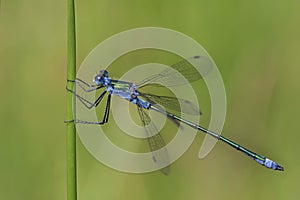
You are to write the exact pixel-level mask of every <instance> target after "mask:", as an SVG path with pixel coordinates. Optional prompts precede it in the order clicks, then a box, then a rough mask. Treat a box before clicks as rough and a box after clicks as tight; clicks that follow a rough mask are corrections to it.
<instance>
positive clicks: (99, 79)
mask: <svg viewBox="0 0 300 200" xmlns="http://www.w3.org/2000/svg"><path fill="white" fill-rule="evenodd" d="M94 83H96V84H97V85H102V84H103V77H102V76H101V75H100V74H98V75H96V76H95V78H94Z"/></svg>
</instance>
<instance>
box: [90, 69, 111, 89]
mask: <svg viewBox="0 0 300 200" xmlns="http://www.w3.org/2000/svg"><path fill="white" fill-rule="evenodd" d="M107 78H108V72H107V71H106V70H100V72H99V73H98V74H97V75H96V76H95V77H94V80H93V82H94V83H95V84H96V85H98V86H105V85H106V84H107Z"/></svg>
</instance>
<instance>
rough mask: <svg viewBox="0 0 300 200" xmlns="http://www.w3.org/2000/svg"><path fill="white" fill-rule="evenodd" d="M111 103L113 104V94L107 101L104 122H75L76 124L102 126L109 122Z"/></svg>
mask: <svg viewBox="0 0 300 200" xmlns="http://www.w3.org/2000/svg"><path fill="white" fill-rule="evenodd" d="M110 102H111V94H109V95H108V96H107V101H106V108H105V112H104V116H103V119H102V121H100V122H89V121H83V120H75V123H79V124H97V125H102V124H105V123H107V122H108V117H109V110H110Z"/></svg>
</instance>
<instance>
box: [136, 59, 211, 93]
mask: <svg viewBox="0 0 300 200" xmlns="http://www.w3.org/2000/svg"><path fill="white" fill-rule="evenodd" d="M170 67H171V68H167V69H165V70H163V71H162V72H160V73H158V74H154V75H152V76H150V77H148V78H145V79H144V80H142V81H140V82H139V83H137V84H136V85H137V86H138V87H139V88H142V87H145V86H148V85H156V86H164V87H170V86H178V85H184V84H188V83H190V82H193V81H197V80H199V79H201V78H202V76H205V75H206V74H207V73H208V72H209V71H211V70H212V69H213V62H212V61H211V60H210V59H209V57H206V56H193V57H190V58H187V59H183V60H181V61H179V62H178V63H175V64H173V65H171V66H170ZM199 71H200V72H201V75H200V73H199ZM180 74H181V75H180ZM182 76H184V78H183V77H182Z"/></svg>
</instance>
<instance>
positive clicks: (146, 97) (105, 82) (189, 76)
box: [67, 56, 284, 174]
mask: <svg viewBox="0 0 300 200" xmlns="http://www.w3.org/2000/svg"><path fill="white" fill-rule="evenodd" d="M201 59H207V57H203V56H193V57H190V58H187V59H183V60H181V61H179V62H178V63H176V64H173V65H171V66H170V67H171V68H167V69H164V70H162V71H161V72H160V73H158V74H155V75H152V76H149V77H148V78H146V79H144V80H142V81H141V82H139V83H137V84H134V83H131V82H126V81H121V80H114V79H112V78H110V77H109V74H108V71H106V70H100V72H99V73H98V74H96V75H95V77H94V79H93V83H94V84H89V83H87V82H85V81H83V80H81V79H80V78H76V79H75V80H68V81H71V82H75V83H76V84H77V85H78V86H79V87H80V88H82V89H83V90H84V91H85V92H92V91H95V90H99V89H101V88H104V90H103V92H102V93H101V94H100V95H99V96H98V97H97V98H96V100H95V101H94V102H90V101H89V100H87V99H85V98H84V97H82V96H80V95H78V94H77V93H75V92H74V91H73V90H69V89H67V90H68V91H70V92H73V93H74V94H75V96H76V97H77V98H78V100H79V101H80V102H81V103H82V104H83V105H84V106H85V107H86V108H88V109H91V108H94V107H97V106H98V105H99V103H100V102H101V100H102V99H103V98H104V96H105V95H106V94H107V100H106V107H105V111H104V116H103V119H102V121H98V122H89V121H84V120H80V119H74V122H75V123H82V124H95V125H104V124H106V123H107V122H108V118H109V112H110V104H111V96H112V95H115V96H119V97H121V98H122V99H125V100H127V101H129V102H131V103H132V104H135V105H136V106H137V110H138V113H139V116H140V119H141V122H142V124H143V126H144V128H145V133H146V136H147V141H148V144H149V148H150V151H151V152H152V159H153V162H154V163H157V165H160V162H168V155H167V151H163V152H164V153H161V152H160V154H164V155H159V154H158V153H156V152H157V151H156V150H159V149H161V148H164V146H165V142H164V140H163V138H162V136H161V135H160V133H157V132H158V131H157V128H156V127H155V125H153V123H150V122H151V118H150V117H149V115H148V114H147V112H145V110H153V111H156V112H158V113H160V114H162V115H165V116H166V117H167V118H168V119H170V120H171V121H172V122H174V123H175V124H176V125H177V126H178V127H179V126H181V125H180V124H181V123H182V124H185V125H187V126H189V127H191V128H193V129H196V130H199V131H202V132H203V133H205V134H208V135H210V136H211V137H213V138H215V139H217V140H220V141H222V142H223V143H225V144H227V145H229V146H231V147H233V148H234V149H236V150H238V151H240V152H242V153H244V154H245V155H247V156H249V157H250V158H252V159H253V160H254V161H256V162H257V163H259V164H261V165H263V166H265V167H267V168H270V169H273V170H279V171H283V170H284V168H283V167H282V166H280V165H279V164H277V163H276V162H274V161H272V160H270V159H269V158H267V157H265V156H262V155H259V154H257V153H254V152H253V151H250V150H248V149H247V148H245V147H243V146H241V145H239V144H237V143H235V142H233V141H232V140H229V139H227V138H226V137H224V136H221V135H220V134H217V133H215V132H213V131H210V130H208V129H206V128H204V127H203V126H200V125H198V124H195V123H193V122H190V121H188V120H185V119H183V118H181V117H179V116H177V115H175V114H173V113H172V112H169V111H167V110H164V109H163V108H162V106H163V107H165V108H168V109H171V110H174V111H180V112H186V113H188V114H191V113H192V114H201V113H200V111H199V110H198V108H197V107H196V106H195V105H193V104H192V103H191V102H190V101H188V100H185V99H180V98H175V97H170V96H161V95H155V94H152V93H145V92H141V88H146V87H148V86H154V87H161V86H165V87H170V86H178V85H183V84H187V83H188V82H189V83H191V82H194V81H197V80H199V79H201V78H202V76H201V75H200V74H199V72H198V71H197V70H196V69H195V68H194V67H193V65H192V64H191V63H197V61H199V60H201ZM207 71H209V67H208V70H207ZM178 72H179V73H180V74H182V75H183V76H184V77H185V79H180V78H177V77H178ZM186 80H187V81H188V82H187V81H186ZM154 82H155V83H154ZM150 124H151V125H150ZM149 125H150V126H149ZM161 171H162V172H163V173H164V174H168V173H169V166H166V167H163V168H162V169H161Z"/></svg>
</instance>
